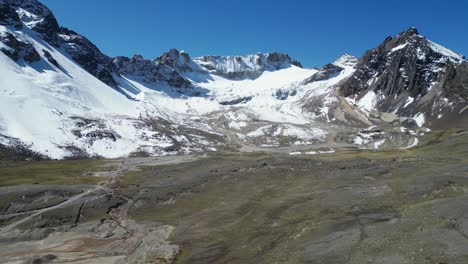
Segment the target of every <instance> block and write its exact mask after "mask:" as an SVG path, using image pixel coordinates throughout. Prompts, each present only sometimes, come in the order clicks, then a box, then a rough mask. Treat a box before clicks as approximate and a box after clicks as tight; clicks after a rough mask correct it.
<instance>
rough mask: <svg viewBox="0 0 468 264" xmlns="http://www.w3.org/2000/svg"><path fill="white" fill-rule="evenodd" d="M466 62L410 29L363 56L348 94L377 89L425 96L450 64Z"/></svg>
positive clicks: (415, 30) (384, 92) (351, 81)
mask: <svg viewBox="0 0 468 264" xmlns="http://www.w3.org/2000/svg"><path fill="white" fill-rule="evenodd" d="M462 61H463V56H461V55H458V54H456V53H455V52H453V51H450V50H448V49H446V48H444V47H442V46H440V45H438V44H436V43H434V42H432V41H430V40H427V39H426V38H425V37H423V36H421V35H419V33H418V31H417V29H415V28H410V29H409V30H407V31H404V32H402V33H400V34H398V35H397V36H396V37H388V38H386V39H385V41H384V42H383V43H382V44H381V45H379V46H378V47H377V48H375V49H372V50H369V51H367V52H366V53H365V54H364V56H363V57H362V58H361V59H360V61H359V63H358V65H357V70H356V72H355V74H354V75H353V76H352V77H351V78H350V80H349V81H348V82H347V83H346V84H345V85H344V87H343V90H342V91H343V93H344V95H345V96H349V95H352V94H360V93H361V92H363V91H367V90H374V91H376V92H381V93H383V94H385V95H396V94H401V93H403V92H405V91H406V92H408V93H409V94H410V95H411V96H413V97H415V96H418V95H424V94H425V93H427V92H428V91H429V90H430V89H431V86H432V85H433V84H434V83H435V82H437V81H438V80H440V78H441V77H442V76H443V74H444V72H445V69H446V68H447V66H448V64H457V63H460V62H462Z"/></svg>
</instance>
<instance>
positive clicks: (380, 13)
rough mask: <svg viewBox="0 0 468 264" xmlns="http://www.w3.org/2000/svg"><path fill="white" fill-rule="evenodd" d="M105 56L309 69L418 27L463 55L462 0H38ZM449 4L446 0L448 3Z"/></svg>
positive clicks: (466, 8) (467, 23)
mask: <svg viewBox="0 0 468 264" xmlns="http://www.w3.org/2000/svg"><path fill="white" fill-rule="evenodd" d="M40 1H42V2H43V3H44V4H46V5H47V6H48V7H49V8H51V9H52V11H53V12H54V13H55V15H56V16H57V18H58V20H59V23H60V24H61V25H63V26H66V27H69V28H70V29H73V30H75V31H77V32H79V33H81V34H83V35H85V36H86V37H88V38H89V39H90V40H91V41H93V42H94V43H95V44H96V45H97V46H98V47H99V48H100V49H101V50H102V51H103V52H104V53H106V54H108V55H110V56H117V55H125V56H132V55H133V54H142V55H143V56H144V57H147V58H154V57H157V56H159V55H161V54H162V53H163V52H165V51H167V50H169V49H170V48H177V49H182V50H186V51H187V52H188V53H189V54H190V55H191V56H192V57H195V56H201V55H242V54H251V53H256V52H272V51H278V52H285V53H288V54H290V55H291V56H292V57H293V58H295V59H298V60H299V61H301V62H302V63H303V64H304V65H305V66H307V67H314V66H320V65H323V64H325V63H328V62H330V61H332V60H334V59H335V58H337V57H339V56H340V55H341V54H343V53H350V54H352V55H355V56H360V55H362V53H363V52H364V51H365V50H367V49H369V48H373V47H375V46H376V45H378V44H379V43H381V42H382V40H383V39H384V38H385V37H386V36H389V35H395V34H397V33H399V32H400V31H403V30H405V29H407V28H409V27H410V26H416V27H417V28H418V29H419V32H420V33H421V34H422V35H425V36H427V37H428V38H430V39H432V40H433V41H435V42H438V43H440V44H442V45H444V46H446V47H448V48H450V49H453V50H454V51H456V52H459V53H462V54H464V55H468V1H466V0H453V1H450V0H445V1H443V0H388V1H376V0H361V1H358V0H356V1H350V0H321V1H312V0H309V1H308V0H231V1H222V0H132V1H129V0H79V1H68V0H67V1H64V0H40ZM449 3H450V4H449Z"/></svg>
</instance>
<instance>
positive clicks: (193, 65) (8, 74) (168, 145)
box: [0, 0, 468, 159]
mask: <svg viewBox="0 0 468 264" xmlns="http://www.w3.org/2000/svg"><path fill="white" fill-rule="evenodd" d="M0 51H1V52H0V149H1V150H2V152H3V153H8V155H16V156H18V157H22V158H25V157H27V158H33V159H44V158H52V159H64V158H85V157H104V158H117V157H126V156H146V155H174V154H186V153H191V152H206V151H218V150H222V149H236V150H241V151H255V150H262V149H282V148H285V147H286V148H288V149H292V148H294V149H298V150H300V149H301V148H303V147H304V146H308V147H310V146H314V147H316V148H317V149H322V148H329V149H332V148H335V147H357V148H366V149H377V148H401V149H404V148H409V147H414V146H416V145H417V144H418V138H419V137H420V136H421V135H422V134H424V133H428V132H429V131H430V130H431V129H448V128H455V127H467V124H468V114H467V113H468V110H467V109H468V102H467V100H468V61H467V60H466V59H465V57H464V56H463V55H461V54H458V53H456V52H454V51H451V50H449V49H447V48H445V47H443V46H441V45H439V44H437V43H435V42H432V41H431V40H428V39H427V38H425V37H424V36H422V35H421V34H420V33H419V32H418V30H417V29H416V28H414V27H411V28H409V29H408V30H406V31H404V32H401V33H400V34H398V35H396V36H393V37H388V38H386V39H385V40H384V41H383V43H382V44H381V45H379V46H378V47H376V48H374V49H371V50H368V51H367V52H365V54H364V55H363V56H362V57H360V58H356V57H354V56H352V55H348V54H345V55H342V56H341V57H339V58H338V59H337V60H335V61H334V62H331V63H329V64H326V65H324V66H323V67H321V68H313V69H308V68H304V67H303V66H302V65H301V63H300V62H299V61H298V60H295V59H293V58H291V57H290V56H289V55H287V54H283V53H277V52H273V53H257V54H253V55H245V56H203V57H197V58H192V57H190V55H189V54H188V53H187V52H185V51H179V50H176V49H171V50H169V51H168V52H166V53H164V54H162V55H161V56H159V57H158V58H155V59H146V58H144V57H142V56H141V55H135V56H133V57H131V58H129V57H124V56H119V57H115V58H112V57H110V56H107V55H105V54H103V53H102V52H101V51H100V50H99V48H98V47H97V46H96V45H94V44H93V43H92V42H91V41H89V40H88V39H87V38H86V37H84V36H82V35H80V34H78V33H76V32H74V31H73V30H70V29H67V28H65V27H62V26H60V25H59V23H58V22H57V19H56V18H55V16H54V14H53V13H52V12H51V11H50V10H49V9H48V8H47V7H46V6H44V5H43V4H41V3H40V2H38V1H36V0H0Z"/></svg>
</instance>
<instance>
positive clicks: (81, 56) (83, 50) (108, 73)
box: [59, 28, 117, 88]
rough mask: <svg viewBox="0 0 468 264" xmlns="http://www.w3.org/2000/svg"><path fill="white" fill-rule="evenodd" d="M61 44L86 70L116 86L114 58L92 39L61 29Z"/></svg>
mask: <svg viewBox="0 0 468 264" xmlns="http://www.w3.org/2000/svg"><path fill="white" fill-rule="evenodd" d="M59 40H60V46H61V47H62V48H63V49H64V50H65V51H66V52H67V53H68V54H70V56H71V57H72V59H73V60H75V61H76V62H77V63H78V64H80V65H81V66H82V67H83V68H84V69H85V70H86V71H88V72H89V73H91V74H92V75H94V76H96V77H97V78H98V79H99V80H101V81H102V82H104V83H105V84H107V85H109V86H111V87H114V88H115V87H116V86H117V82H116V81H115V79H114V77H113V74H117V71H116V69H115V68H114V66H113V64H112V59H111V58H110V57H108V56H107V55H104V54H103V53H102V52H101V51H100V50H99V49H98V48H97V47H96V46H95V45H94V44H93V43H92V42H91V41H89V40H88V39H87V38H85V37H83V36H81V35H80V34H78V33H76V32H74V31H72V30H69V29H67V28H61V29H60V35H59Z"/></svg>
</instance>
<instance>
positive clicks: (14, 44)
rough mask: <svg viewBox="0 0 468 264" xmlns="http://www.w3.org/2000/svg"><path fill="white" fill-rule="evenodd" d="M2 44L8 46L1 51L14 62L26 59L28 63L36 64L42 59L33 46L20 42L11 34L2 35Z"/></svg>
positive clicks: (0, 37)
mask: <svg viewBox="0 0 468 264" xmlns="http://www.w3.org/2000/svg"><path fill="white" fill-rule="evenodd" d="M0 42H2V43H3V44H4V45H6V47H0V51H2V52H3V53H4V54H5V55H7V56H8V57H10V59H12V60H14V61H18V60H20V59H24V60H25V61H27V62H35V61H38V60H40V59H41V56H40V55H39V53H37V51H36V49H34V46H33V45H31V44H30V43H26V42H23V41H21V40H18V39H17V38H16V37H15V36H14V35H12V34H11V33H9V32H3V33H0Z"/></svg>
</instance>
